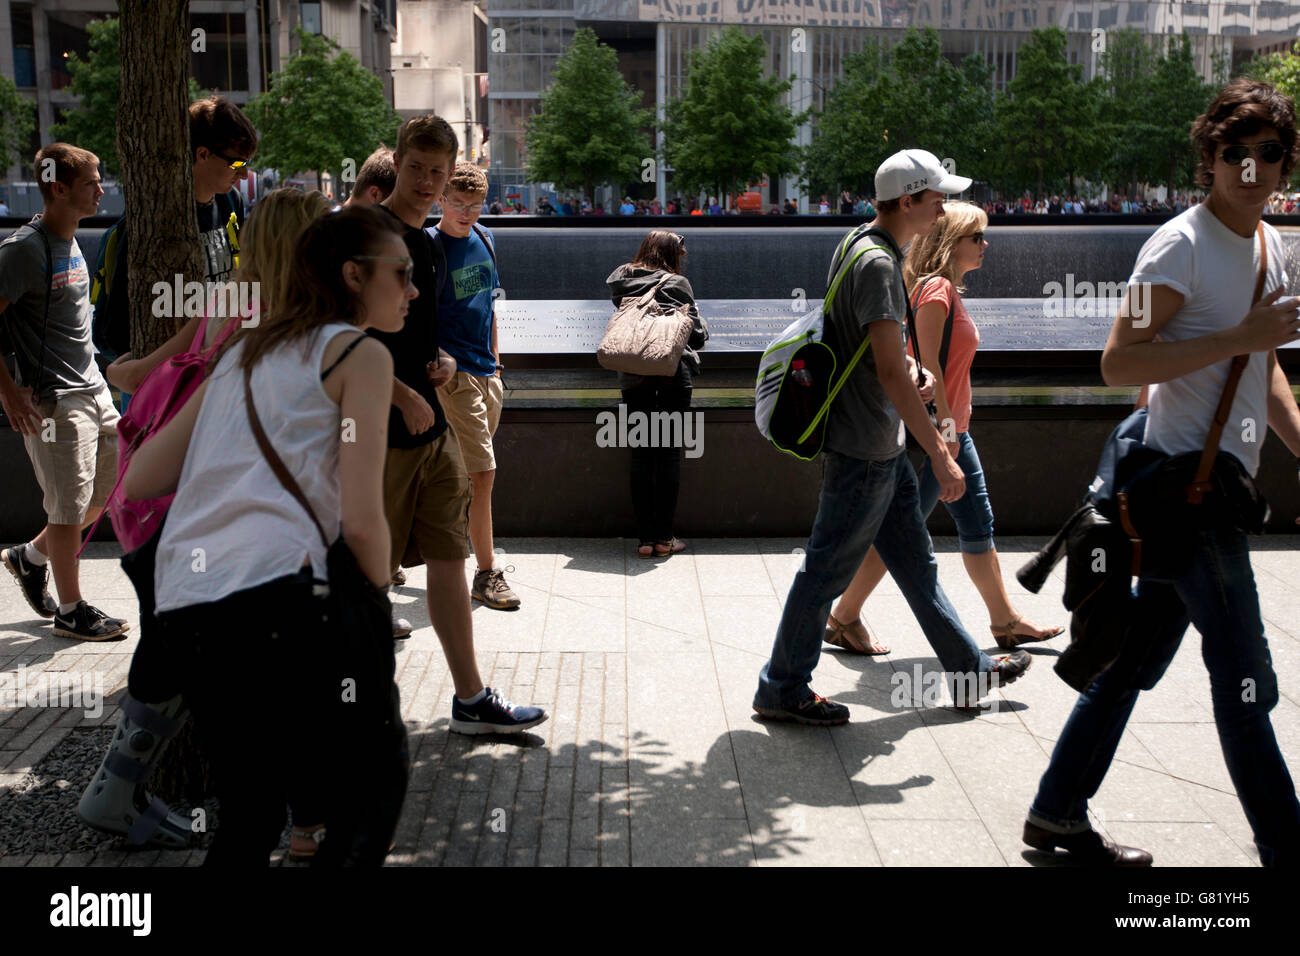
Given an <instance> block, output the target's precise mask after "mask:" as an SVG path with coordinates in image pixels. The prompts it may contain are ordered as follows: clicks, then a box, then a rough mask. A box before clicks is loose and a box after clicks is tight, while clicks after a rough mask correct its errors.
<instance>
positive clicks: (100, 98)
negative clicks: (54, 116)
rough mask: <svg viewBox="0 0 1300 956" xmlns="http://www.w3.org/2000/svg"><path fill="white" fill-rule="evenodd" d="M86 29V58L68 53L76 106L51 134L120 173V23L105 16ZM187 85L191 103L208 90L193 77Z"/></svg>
mask: <svg viewBox="0 0 1300 956" xmlns="http://www.w3.org/2000/svg"><path fill="white" fill-rule="evenodd" d="M86 32H87V33H88V34H89V36H90V53H89V54H88V56H87V57H86V59H84V60H83V59H81V57H79V56H78V55H77V54H76V53H75V52H73V53H70V54H69V55H68V72H69V73H70V74H71V75H72V84H71V85H70V86H69V89H70V90H71V91H72V92H73V93H75V94H76V95H77V97H78V101H77V105H76V107H75V108H74V109H71V110H69V111H67V112H66V113H65V114H64V117H63V122H61V123H56V124H55V125H54V127H53V129H52V130H51V133H52V134H53V136H54V138H55V139H57V140H61V141H63V142H65V143H72V144H73V145H75V146H80V147H81V148H82V149H88V150H90V151H91V152H92V153H94V154H95V155H96V156H98V157H99V163H100V166H101V167H102V168H103V170H104V172H105V173H106V174H108V175H110V176H117V175H118V174H119V173H120V172H121V164H120V162H119V160H118V154H117V144H116V138H117V114H118V104H119V103H120V101H121V98H122V56H121V26H120V24H119V21H118V19H117V17H105V18H104V19H102V20H91V21H90V22H89V23H87V24H86ZM187 50H188V47H187ZM187 55H188V54H187ZM186 67H187V69H188V61H187V62H186ZM188 88H189V102H191V103H193V102H194V101H195V100H197V99H198V98H199V97H201V96H206V95H208V93H210V92H211V91H210V90H201V89H200V88H199V85H198V83H196V82H195V81H194V78H193V77H190V78H189V80H188Z"/></svg>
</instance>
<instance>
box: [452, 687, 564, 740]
mask: <svg viewBox="0 0 1300 956" xmlns="http://www.w3.org/2000/svg"><path fill="white" fill-rule="evenodd" d="M483 689H484V690H485V691H486V692H487V693H485V694H484V696H483V699H482V700H480V701H479V702H478V703H477V704H466V703H465V702H464V701H462V700H461V699H460V698H459V697H456V696H455V695H454V694H453V695H452V698H451V729H452V730H454V731H455V732H456V733H458V734H517V733H519V732H520V731H523V730H527V729H528V728H530V727H536V726H537V725H538V724H540V723H542V722H544V721H545V720H546V717H547V714H546V711H544V710H542V708H540V707H519V706H516V705H515V704H512V703H510V701H508V700H506V699H505V698H504V697H502V696H501V695H500V694H498V693H497V692H496V691H494V690H493V689H492V688H491V687H485V688H483Z"/></svg>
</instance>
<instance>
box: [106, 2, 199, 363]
mask: <svg viewBox="0 0 1300 956" xmlns="http://www.w3.org/2000/svg"><path fill="white" fill-rule="evenodd" d="M121 11H122V21H121V40H120V43H121V47H120V50H121V57H122V65H121V76H122V94H121V101H120V106H119V109H118V112H117V115H118V117H119V122H118V126H117V156H118V161H119V164H120V166H121V170H122V177H121V178H122V191H123V193H124V194H125V196H126V200H127V203H126V240H127V283H128V285H129V286H130V288H131V290H132V294H131V296H130V299H129V303H128V309H129V310H130V311H129V315H130V322H131V352H132V354H133V355H147V354H148V353H150V352H152V351H153V350H154V349H156V348H157V347H158V346H160V345H162V344H163V342H165V341H167V339H169V338H171V337H172V335H174V334H175V333H176V332H177V330H178V329H179V328H180V327H181V326H182V325H184V324H185V315H184V309H183V304H184V303H183V301H182V302H179V303H177V302H170V297H169V305H171V306H172V307H171V308H165V309H160V310H159V311H162V312H164V313H165V314H164V315H162V316H155V315H154V309H153V302H154V295H153V293H152V291H151V290H152V289H153V287H154V284H155V283H156V282H166V283H167V285H168V287H169V288H170V287H172V285H173V280H174V277H175V276H176V274H177V273H180V274H182V275H183V276H184V279H185V281H200V282H201V281H202V280H203V278H204V263H203V253H202V250H201V248H200V246H199V228H198V222H197V220H196V219H195V217H194V169H193V165H194V161H193V158H192V157H191V155H190V127H189V120H188V115H189V114H188V107H189V90H188V82H189V75H190V65H189V0H138V2H134V3H124V4H122V5H121Z"/></svg>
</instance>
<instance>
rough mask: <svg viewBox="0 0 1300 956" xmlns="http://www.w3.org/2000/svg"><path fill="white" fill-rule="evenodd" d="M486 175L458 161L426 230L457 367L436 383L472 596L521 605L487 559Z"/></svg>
mask: <svg viewBox="0 0 1300 956" xmlns="http://www.w3.org/2000/svg"><path fill="white" fill-rule="evenodd" d="M487 188H488V181H487V176H485V175H484V174H483V170H481V169H479V168H478V167H477V166H475V165H474V164H473V163H457V164H456V171H455V172H454V173H452V176H451V179H450V181H449V182H448V183H447V192H446V194H445V195H444V196H443V200H442V218H441V219H440V220H438V225H437V227H436V228H434V229H432V230H430V234H431V235H432V237H433V240H434V242H436V243H437V244H438V245H439V246H440V247H441V249H442V252H443V255H444V256H445V258H446V260H447V270H446V279H445V281H444V282H443V284H442V294H441V295H440V296H439V298H438V344H439V345H440V346H441V347H442V348H443V349H445V350H446V351H447V352H448V353H449V354H450V355H451V357H452V358H454V359H455V360H456V374H455V375H454V376H452V377H451V378H450V379H449V380H448V381H447V382H446V383H445V384H444V385H442V386H441V387H440V388H439V390H438V397H439V398H440V399H441V400H442V407H443V410H444V411H446V413H447V420H448V421H449V422H450V423H451V427H452V430H453V431H454V432H455V433H456V438H457V440H458V442H459V444H460V454H461V457H462V458H463V459H464V461H465V468H466V469H467V470H468V471H469V480H470V482H471V484H473V486H474V500H473V503H472V504H471V505H470V507H469V537H470V542H471V543H472V544H473V545H474V557H475V559H476V560H477V562H478V569H477V571H476V572H475V574H474V586H473V588H472V589H471V590H470V596H471V597H473V598H474V600H476V601H482V602H483V603H484V604H486V605H487V606H488V607H491V608H496V609H498V610H505V609H510V608H517V607H519V598H518V597H516V596H515V592H514V591H512V590H511V589H510V585H509V584H507V583H506V576H505V572H504V571H501V570H498V569H497V568H496V567H495V566H494V564H493V558H494V550H493V543H492V480H493V478H494V477H495V476H496V467H497V461H496V454H495V453H494V451H493V448H492V436H493V435H494V434H495V433H496V430H497V425H498V424H499V423H500V421H501V403H502V397H503V394H502V388H501V368H502V366H501V357H500V356H501V353H500V352H499V351H498V349H497V322H496V311H495V309H494V308H493V305H494V303H495V302H496V299H495V297H494V295H493V293H494V292H495V291H496V289H498V288H499V287H500V285H501V279H500V275H499V274H498V272H497V263H496V243H495V242H494V241H493V239H492V233H490V232H489V231H488V230H487V229H484V228H483V227H482V226H480V225H479V224H478V222H477V221H476V220H477V219H478V216H479V213H480V212H482V210H483V201H484V200H485V199H486V198H487Z"/></svg>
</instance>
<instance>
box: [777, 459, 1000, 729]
mask: <svg viewBox="0 0 1300 956" xmlns="http://www.w3.org/2000/svg"><path fill="white" fill-rule="evenodd" d="M873 543H874V544H875V546H876V550H877V551H878V552H879V553H880V557H881V558H882V559H883V560H884V562H885V567H886V568H888V569H889V573H890V574H891V575H893V577H894V581H895V582H897V584H898V587H899V590H901V591H902V592H903V597H905V598H906V599H907V603H908V606H909V607H911V609H912V613H913V614H915V615H916V620H917V622H918V623H919V624H920V625H921V630H922V631H924V632H925V637H926V640H928V641H929V642H930V646H931V647H933V648H934V652H935V655H936V656H937V657H938V658H939V662H940V663H941V664H942V665H943V669H944V670H945V671H947V672H949V673H953V674H972V673H976V672H979V671H989V670H992V669H993V662H992V661H991V660H990V659H989V657H988V655H987V654H985V653H984V652H983V651H981V650H980V649H979V648H978V647H977V646H976V644H975V642H974V640H972V639H971V636H970V635H969V634H967V633H966V630H965V628H963V627H962V626H961V621H960V620H959V619H958V618H957V612H956V611H955V610H954V609H953V606H952V604H951V603H949V601H948V598H947V596H946V595H945V594H944V593H943V588H941V587H939V565H938V562H936V561H935V559H934V549H933V548H932V547H931V544H930V534H929V532H928V531H926V529H925V519H924V518H923V517H922V516H921V509H920V498H919V494H918V488H917V483H916V472H914V471H913V470H912V465H911V462H909V461H908V460H907V456H906V455H899V456H897V457H896V458H892V459H890V460H889V461H862V460H861V459H859V458H850V457H848V456H847V455H841V454H839V453H837V452H833V451H826V452H823V453H822V488H821V498H820V500H819V501H818V504H817V518H816V519H815V520H814V522H813V530H812V537H810V538H809V539H808V547H807V549H806V554H805V555H804V565H803V568H802V569H801V570H800V571H799V572H798V573H797V574H796V575H795V576H794V583H793V584H791V585H790V594H789V596H788V597H786V600H785V610H784V612H783V613H782V614H781V624H780V626H779V627H778V628H777V632H776V643H775V644H774V645H773V646H772V657H771V659H770V660H769V661H768V662H767V663H766V664H765V665H763V670H762V672H761V673H760V674H759V677H758V693H757V694H755V695H754V705H755V706H757V707H769V708H776V707H796V706H798V705H799V704H801V703H803V702H804V701H805V700H807V699H808V698H809V697H810V696H811V695H812V688H810V687H809V686H808V685H809V682H810V681H811V680H812V672H813V668H815V667H816V666H817V659H818V657H819V656H820V655H821V645H822V634H823V632H824V631H825V628H826V618H827V616H828V615H829V614H830V610H831V602H832V601H833V600H835V598H837V597H839V596H840V595H841V594H843V593H844V589H845V588H846V587H848V584H849V582H850V581H851V580H853V575H854V574H856V573H857V570H858V565H860V564H861V563H862V559H863V558H864V557H866V554H867V551H868V549H869V548H870V547H871V545H872V544H873Z"/></svg>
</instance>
